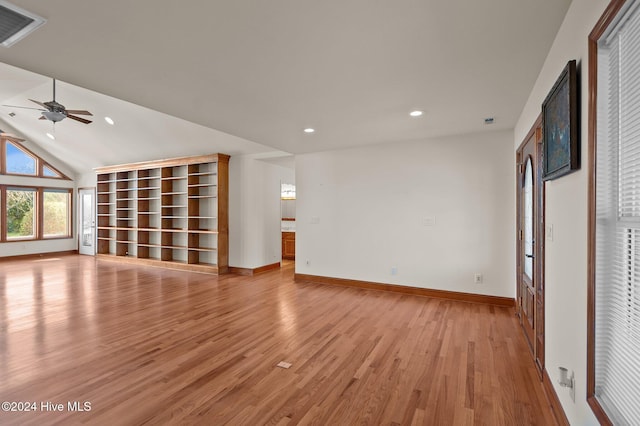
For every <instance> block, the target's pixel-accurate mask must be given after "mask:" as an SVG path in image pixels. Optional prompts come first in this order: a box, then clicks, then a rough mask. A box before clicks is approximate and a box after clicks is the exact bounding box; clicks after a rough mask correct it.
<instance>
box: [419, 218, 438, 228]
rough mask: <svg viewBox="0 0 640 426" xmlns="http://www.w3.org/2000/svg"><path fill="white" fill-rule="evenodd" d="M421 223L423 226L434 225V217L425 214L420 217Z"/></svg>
mask: <svg viewBox="0 0 640 426" xmlns="http://www.w3.org/2000/svg"><path fill="white" fill-rule="evenodd" d="M422 225H423V226H435V225H436V218H435V217H434V216H425V217H424V218H422Z"/></svg>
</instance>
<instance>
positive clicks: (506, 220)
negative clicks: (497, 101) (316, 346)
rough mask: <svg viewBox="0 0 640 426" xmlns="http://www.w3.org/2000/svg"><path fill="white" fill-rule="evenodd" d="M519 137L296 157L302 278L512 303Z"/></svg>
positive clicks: (508, 135)
mask: <svg viewBox="0 0 640 426" xmlns="http://www.w3.org/2000/svg"><path fill="white" fill-rule="evenodd" d="M512 141H513V133H512V132H495V133H481V134H475V135H466V136H456V137H448V138H441V139H433V140H425V141H416V142H402V143H393V144H385V145H378V146H373V147H365V148H356V149H349V150H340V151H330V152H321V153H314V154H304V155H299V156H297V157H296V192H297V200H296V209H297V212H296V218H297V221H296V222H297V223H296V227H297V230H296V232H297V235H296V272H297V273H302V274H311V275H320V276H328V277H336V278H348V279H355V280H363V281H373V282H380V283H391V284H400V285H407V286H413V287H423V288H430V289H442V290H449V291H459V292H468V293H477V294H487V295H495V296H505V297H515V282H514V281H515V266H514V265H515V254H514V240H515V234H514V221H515V219H514V217H515V196H514V191H513V188H514V185H515V165H514V164H515V159H514V154H513V150H512ZM427 217H432V218H435V225H434V226H425V225H424V221H425V218H427ZM314 221H319V223H313V222H314ZM307 260H308V261H309V264H307V263H306V261H307ZM392 267H395V268H397V274H396V275H392ZM476 272H480V273H482V274H483V275H484V283H483V284H474V282H473V278H474V273H476Z"/></svg>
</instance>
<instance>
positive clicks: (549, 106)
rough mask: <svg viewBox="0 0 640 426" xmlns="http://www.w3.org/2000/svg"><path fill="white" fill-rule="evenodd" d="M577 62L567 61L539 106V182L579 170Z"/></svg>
mask: <svg viewBox="0 0 640 426" xmlns="http://www.w3.org/2000/svg"><path fill="white" fill-rule="evenodd" d="M577 80H578V75H577V70H576V61H575V60H573V61H569V63H567V66H566V67H565V68H564V70H563V71H562V73H561V74H560V77H558V80H557V81H556V83H555V84H554V86H553V88H552V89H551V91H550V92H549V94H548V95H547V97H546V99H545V100H544V102H543V104H542V126H543V144H544V145H543V150H542V169H543V172H542V179H543V180H552V179H556V178H559V177H561V176H564V175H566V174H567V173H571V172H573V171H575V170H578V169H579V168H580V135H579V134H578V132H579V124H578V82H577Z"/></svg>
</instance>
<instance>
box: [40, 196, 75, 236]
mask: <svg viewBox="0 0 640 426" xmlns="http://www.w3.org/2000/svg"><path fill="white" fill-rule="evenodd" d="M70 204H71V195H70V194H69V191H68V190H66V189H44V190H43V200H42V218H43V220H42V222H43V225H42V227H43V234H44V235H43V236H44V238H51V237H66V236H68V235H70V234H71V232H70V222H69V218H70V216H71V214H70V213H71V212H70Z"/></svg>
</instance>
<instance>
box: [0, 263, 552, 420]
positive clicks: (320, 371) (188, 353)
mask: <svg viewBox="0 0 640 426" xmlns="http://www.w3.org/2000/svg"><path fill="white" fill-rule="evenodd" d="M0 338H1V340H0V361H1V362H0V401H16V402H36V403H37V405H38V406H37V409H38V411H37V412H24V413H15V412H0V424H2V425H13V424H16V425H17V424H20V425H31V424H33V425H47V424H64V425H68V424H97V425H102V424H104V425H116V424H117V425H140V424H204V425H220V424H232V425H261V424H270V425H285V424H317V425H350V424H371V425H378V424H384V425H400V424H402V425H404V424H407V425H409V424H414V425H420V424H425V425H471V424H478V425H527V424H536V425H553V424H555V421H554V419H553V415H552V413H551V411H550V408H549V405H548V403H547V400H546V399H545V395H544V392H543V390H542V385H541V384H540V382H539V380H538V377H537V374H536V371H535V368H534V365H533V362H532V359H531V355H530V354H529V352H528V349H527V347H526V343H525V341H524V337H523V335H522V332H521V331H520V329H519V327H518V324H517V321H516V319H515V316H514V313H513V310H512V309H507V308H501V307H494V306H488V305H478V304H470V303H463V302H454V301H446V300H439V299H429V298H424V297H419V296H412V295H402V294H395V293H388V292H381V291H374V290H363V289H353V288H345V287H338V286H336V287H333V286H327V285H321V284H296V283H295V282H293V269H292V266H291V265H290V264H289V265H287V266H285V267H284V268H283V269H282V270H278V271H272V272H267V273H264V274H260V275H257V276H253V277H244V276H242V277H241V276H234V275H226V276H222V277H219V278H218V277H215V276H211V275H205V274H197V273H188V272H180V271H168V270H164V269H156V268H151V267H143V266H135V265H127V264H119V263H117V262H112V261H105V260H99V261H97V260H95V259H94V258H92V257H87V256H73V255H72V256H62V257H60V258H53V259H43V260H40V261H34V260H19V261H14V262H1V263H0ZM280 361H287V362H290V363H292V364H293V365H292V366H291V368H289V369H282V368H278V367H276V364H277V363H278V362H280ZM69 401H71V402H73V401H76V402H80V403H83V402H85V401H86V402H89V403H90V404H91V407H90V408H91V410H90V411H85V412H70V411H69V410H68V406H67V403H68V402H69ZM43 402H45V403H46V402H51V403H54V404H59V403H61V404H63V405H64V411H63V412H51V411H49V412H44V411H42V406H41V405H40V404H41V403H43Z"/></svg>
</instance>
